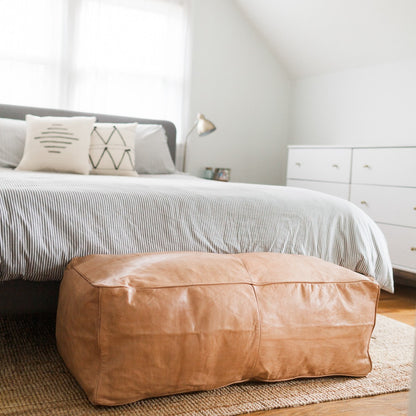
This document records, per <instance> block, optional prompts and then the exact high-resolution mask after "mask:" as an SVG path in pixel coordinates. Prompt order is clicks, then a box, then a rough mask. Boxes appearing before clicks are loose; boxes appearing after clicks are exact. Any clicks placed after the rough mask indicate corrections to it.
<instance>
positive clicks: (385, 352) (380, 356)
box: [0, 315, 414, 416]
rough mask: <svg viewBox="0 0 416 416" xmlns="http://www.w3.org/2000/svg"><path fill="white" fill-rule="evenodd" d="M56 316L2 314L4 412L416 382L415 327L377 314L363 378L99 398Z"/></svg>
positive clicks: (162, 410) (180, 404)
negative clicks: (82, 376)
mask: <svg viewBox="0 0 416 416" xmlns="http://www.w3.org/2000/svg"><path fill="white" fill-rule="evenodd" d="M54 331H55V321H54V318H53V317H51V316H20V317H7V316H6V317H0V414H1V415H19V416H21V415H30V416H37V415H54V416H61V415H65V416H68V415H73V416H82V415H108V416H110V415H114V416H116V415H127V416H129V415H139V416H142V415H143V416H152V415H158V416H165V415H182V416H190V415H204V416H217V415H226V416H228V415H238V414H241V413H248V412H254V411H259V410H269V409H275V408H281V407H292V406H300V405H305V404H311V403H318V402H325V401H331V400H340V399H348V398H354V397H364V396H372V395H377V394H381V393H392V392H397V391H402V390H408V389H409V388H410V379H411V369H412V362H413V345H414V328H412V327H411V326H409V325H406V324H403V323H400V322H397V321H394V320H392V319H389V318H387V317H384V316H381V315H378V316H377V324H376V328H375V330H374V333H373V337H372V339H371V344H370V354H371V358H372V361H373V370H372V372H371V373H370V374H369V375H368V376H367V377H364V378H348V377H328V378H320V379H301V380H293V381H286V382H279V383H270V384H269V383H242V384H235V385H232V386H228V387H223V388H221V389H217V390H213V391H208V392H200V393H190V394H179V395H175V396H168V397H163V398H156V399H147V400H142V401H139V402H136V403H133V404H129V405H124V406H117V407H101V406H98V407H97V406H93V405H92V404H90V402H89V401H88V400H87V398H86V395H85V394H84V392H83V391H82V390H81V388H80V387H79V386H78V384H77V382H76V381H75V379H74V378H73V377H72V376H71V374H70V373H69V371H68V370H67V369H66V367H65V365H64V363H63V361H62V360H61V358H60V356H59V354H58V352H57V349H56V344H55V334H54Z"/></svg>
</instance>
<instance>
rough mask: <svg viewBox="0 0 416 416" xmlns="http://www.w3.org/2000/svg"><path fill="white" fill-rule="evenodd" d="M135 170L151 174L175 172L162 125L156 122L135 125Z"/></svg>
mask: <svg viewBox="0 0 416 416" xmlns="http://www.w3.org/2000/svg"><path fill="white" fill-rule="evenodd" d="M136 171H137V172H138V173H151V174H159V173H173V172H175V165H174V164H173V161H172V157H171V155H170V152H169V147H168V141H167V137H166V132H165V129H164V128H163V126H161V125H156V124H138V125H137V128H136Z"/></svg>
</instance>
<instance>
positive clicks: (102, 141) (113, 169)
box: [89, 123, 137, 176]
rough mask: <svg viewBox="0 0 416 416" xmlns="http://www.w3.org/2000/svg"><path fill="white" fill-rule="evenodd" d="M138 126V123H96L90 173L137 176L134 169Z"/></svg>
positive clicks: (92, 136)
mask: <svg viewBox="0 0 416 416" xmlns="http://www.w3.org/2000/svg"><path fill="white" fill-rule="evenodd" d="M136 127H137V123H124V124H121V123H120V124H117V123H96V124H95V125H94V129H93V131H92V133H91V144H90V156H89V157H90V163H91V172H90V173H92V174H95V175H124V176H137V173H136V171H135V169H134V166H135V156H134V147H135V146H134V144H135V137H136Z"/></svg>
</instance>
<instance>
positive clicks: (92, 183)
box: [0, 169, 393, 291]
mask: <svg viewBox="0 0 416 416" xmlns="http://www.w3.org/2000/svg"><path fill="white" fill-rule="evenodd" d="M0 221H1V223H0V224H1V225H0V280H3V281H4V280H12V279H18V278H23V279H27V280H34V281H43V280H60V279H61V278H62V274H63V270H64V267H65V265H66V263H67V262H68V261H69V260H70V259H71V258H73V257H75V256H84V255H87V254H95V253H112V254H122V253H133V252H160V251H206V252H215V253H244V252H267V251H272V252H281V253H294V254H304V255H311V256H316V257H320V258H322V259H325V260H328V261H330V262H333V263H337V264H339V265H341V266H344V267H347V268H349V269H352V270H355V271H357V272H360V273H363V274H366V275H370V276H374V277H375V278H376V279H377V281H378V282H379V283H380V285H381V287H382V288H384V289H386V290H388V291H392V290H393V280H392V270H391V263H390V259H389V254H388V251H387V247H386V243H385V240H384V237H383V235H382V233H381V232H380V230H379V228H378V227H377V225H376V224H375V223H374V222H373V221H372V220H371V219H370V218H368V216H367V215H366V214H365V213H363V212H362V211H361V210H360V209H359V208H357V207H355V206H354V205H352V204H351V203H349V202H348V201H344V200H341V199H338V198H335V197H332V196H329V195H325V194H322V193H318V192H314V191H309V190H305V189H297V188H289V187H279V186H267V185H250V184H239V183H222V182H216V181H206V180H202V179H198V178H194V177H191V176H188V175H183V174H172V175H157V176H150V175H143V176H139V177H116V176H93V175H89V176H83V175H71V174H55V173H42V172H15V171H13V170H11V169H0Z"/></svg>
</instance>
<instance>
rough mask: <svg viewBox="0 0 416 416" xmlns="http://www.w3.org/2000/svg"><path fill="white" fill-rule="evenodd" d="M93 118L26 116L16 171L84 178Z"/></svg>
mask: <svg viewBox="0 0 416 416" xmlns="http://www.w3.org/2000/svg"><path fill="white" fill-rule="evenodd" d="M94 122H95V117H51V116H47V117H37V116H32V115H27V116H26V126H27V130H26V143H25V150H24V153H23V159H22V160H21V162H20V164H19V166H18V167H17V168H16V169H17V170H36V171H38V170H41V171H53V172H71V173H81V174H84V175H87V174H88V173H89V171H90V165H89V159H88V150H89V147H90V139H91V131H92V129H93V127H94Z"/></svg>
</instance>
